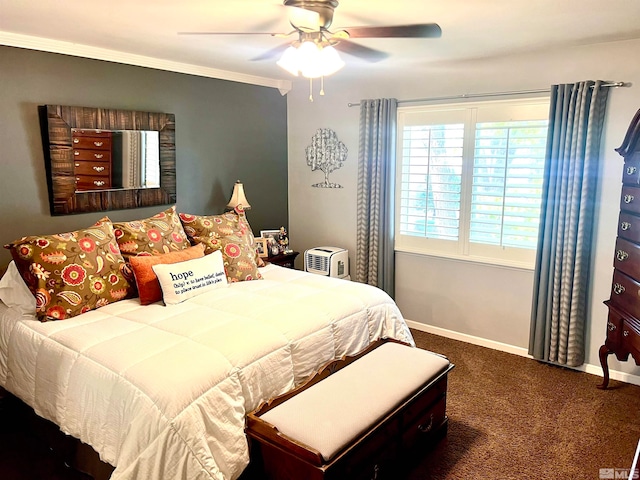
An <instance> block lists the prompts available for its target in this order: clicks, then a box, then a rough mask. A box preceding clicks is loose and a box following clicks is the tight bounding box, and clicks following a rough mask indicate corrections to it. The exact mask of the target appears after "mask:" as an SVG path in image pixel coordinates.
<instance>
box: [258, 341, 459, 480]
mask: <svg viewBox="0 0 640 480" xmlns="http://www.w3.org/2000/svg"><path fill="white" fill-rule="evenodd" d="M387 344H389V345H391V344H394V345H395V347H394V348H395V349H396V350H393V349H391V348H389V347H385V345H387ZM397 347H401V348H402V349H410V350H412V351H413V352H411V353H412V354H413V353H416V354H418V355H417V356H413V355H410V356H409V357H407V359H409V358H411V360H410V361H405V360H398V359H397V358H393V359H391V357H390V356H395V357H397ZM385 348H386V350H385ZM377 349H379V350H377ZM374 350H377V351H375V352H374ZM402 353H408V352H402ZM373 355H376V356H377V359H376V360H375V362H380V361H381V359H382V361H384V358H385V356H389V358H390V360H391V361H392V362H395V363H394V365H396V366H397V365H403V362H404V367H405V368H406V369H407V370H406V372H404V373H406V374H408V375H411V374H412V372H413V374H415V371H416V370H421V373H420V374H419V375H421V378H420V380H419V381H418V383H419V384H418V385H417V387H416V388H413V387H409V388H410V390H411V391H408V392H407V391H403V392H400V391H398V392H391V393H390V392H388V391H387V392H386V393H385V394H384V395H380V396H378V395H372V396H371V397H370V398H368V400H367V402H360V403H364V404H360V405H359V407H360V408H361V409H363V410H366V409H373V410H375V409H377V410H380V411H383V412H384V413H383V414H382V415H381V416H380V417H379V418H377V419H375V420H374V421H373V422H371V423H367V422H366V421H365V420H363V421H362V422H363V423H362V425H360V426H359V427H358V428H355V429H354V430H353V431H352V432H351V434H346V435H345V434H341V433H340V430H341V426H342V425H341V423H345V422H343V420H344V419H343V420H340V417H341V415H342V416H344V412H343V410H344V411H346V412H348V411H349V408H353V407H354V406H353V405H349V402H350V401H351V397H353V396H355V397H357V393H356V392H351V391H349V388H346V389H342V390H341V391H335V392H333V395H327V397H326V398H327V400H328V401H329V400H330V401H329V403H330V404H331V408H327V409H317V410H311V411H310V412H311V417H313V419H312V420H311V421H310V422H308V425H307V427H309V428H308V429H307V431H306V432H303V433H302V434H299V435H298V437H299V436H304V435H311V437H313V436H314V435H317V436H318V437H319V438H317V439H313V438H312V439H311V440H309V439H308V438H307V439H306V443H305V441H301V440H300V439H299V438H296V436H295V435H292V434H291V433H290V430H291V428H292V425H293V430H296V429H297V428H298V425H297V423H298V422H297V421H296V420H295V418H294V419H293V420H291V421H287V420H286V416H287V415H289V413H291V414H292V416H293V417H299V415H301V409H300V408H299V404H300V402H299V403H298V404H296V406H291V407H290V410H291V409H294V411H293V412H291V411H290V412H287V411H286V408H287V407H286V406H287V402H289V404H292V405H293V403H294V402H295V401H296V399H295V397H297V396H299V395H300V396H301V397H300V398H302V396H304V395H308V394H310V393H311V392H310V389H313V388H316V389H320V385H319V384H320V383H321V382H327V380H331V376H332V375H334V374H335V373H336V372H339V371H342V372H341V373H340V374H341V375H342V376H343V378H342V380H340V382H341V383H335V382H334V383H335V385H343V386H344V385H351V384H353V385H354V388H357V385H358V384H359V383H361V382H362V381H363V377H364V381H366V382H371V383H373V384H377V385H376V387H375V388H378V389H380V391H383V390H384V389H385V387H386V386H385V374H380V371H376V370H375V369H374V370H371V371H369V373H368V374H365V375H364V376H363V374H362V371H363V370H362V368H368V365H367V364H366V363H365V362H367V361H369V358H373ZM429 356H431V357H433V358H429ZM436 358H437V361H434V363H433V364H432V366H431V367H426V369H425V368H422V369H421V368H420V366H419V365H418V364H419V363H420V362H421V361H430V360H435V359H436ZM354 362H356V363H354ZM357 362H362V363H357ZM371 362H374V360H371ZM398 362H399V363H398ZM352 364H353V365H352ZM378 364H379V363H378ZM373 365H375V363H373ZM356 366H357V367H358V368H359V370H357V369H356ZM394 368H395V367H394ZM452 368H453V364H451V363H450V362H449V361H448V360H447V359H446V358H445V357H442V356H440V355H436V354H434V353H431V352H426V351H424V350H420V349H414V348H411V347H409V346H406V345H404V344H399V342H396V341H392V340H381V341H378V342H376V343H374V344H372V345H371V346H370V347H368V348H367V349H365V350H364V351H363V352H361V353H360V354H358V355H356V356H354V357H346V358H343V359H340V360H336V361H333V362H330V363H329V364H328V365H326V366H325V367H324V368H323V369H321V370H320V372H318V374H316V375H315V376H314V377H312V378H311V379H310V380H309V381H308V382H306V383H305V384H303V385H301V386H300V387H298V388H296V389H294V390H293V391H291V392H289V393H287V394H284V395H281V396H279V397H276V398H275V399H273V400H271V401H269V402H267V403H265V404H263V405H261V406H260V407H259V408H258V409H257V410H256V411H255V412H252V413H250V414H249V415H248V417H247V435H248V437H249V439H250V441H251V462H252V464H253V465H254V468H257V469H258V470H263V472H262V473H263V474H264V476H265V477H266V478H269V479H270V480H276V479H277V480H301V479H305V480H315V479H317V480H320V479H322V480H329V479H331V480H336V479H345V480H347V479H349V480H358V479H363V480H365V479H366V480H369V479H374V478H375V479H378V478H384V477H387V476H389V477H393V473H394V472H395V471H396V466H395V463H396V460H398V459H399V458H400V457H402V456H403V455H404V454H406V453H407V452H414V451H416V449H418V448H423V449H424V448H428V447H430V446H432V445H433V444H435V443H436V442H437V441H438V440H440V439H441V438H442V437H444V436H445V435H446V432H447V425H448V418H447V415H446V394H447V375H448V373H449V371H450V370H451V369H452ZM343 369H344V370H343ZM395 370H397V368H396V369H395ZM351 372H353V373H351ZM427 372H430V373H427ZM349 375H352V377H349ZM397 375H398V376H402V375H403V371H397ZM354 376H357V377H358V378H357V379H356V378H355V377H354ZM322 388H324V391H323V393H326V392H327V391H328V392H331V389H333V388H334V385H333V384H331V383H330V381H329V382H327V383H325V384H324V385H323V386H322ZM303 392H307V393H303ZM360 393H362V392H360ZM382 397H384V398H382ZM306 401H307V400H302V402H306ZM316 401H317V398H316ZM376 402H378V403H379V402H385V403H384V404H377V403H376ZM316 404H317V403H316ZM311 405H314V403H313V401H311ZM283 407H284V408H285V410H284V411H283V412H281V413H280V415H279V416H278V415H275V416H270V414H269V412H270V411H272V412H274V411H275V410H274V409H276V408H280V409H282V408H283ZM357 407H358V406H357V405H356V408H357ZM303 411H304V410H303ZM283 415H285V419H284V421H283V420H282V416H283ZM305 415H306V414H305ZM274 417H275V418H276V420H277V421H274V420H273V418H274ZM272 422H273V423H272ZM331 422H334V424H333V426H330V427H327V424H329V425H331ZM287 423H289V424H292V425H287ZM301 428H302V429H304V427H301ZM334 430H335V431H334ZM358 430H360V431H358ZM334 433H335V435H336V436H340V435H342V438H341V440H340V441H339V442H337V444H338V445H340V447H338V448H337V449H336V451H335V453H330V454H329V455H327V454H326V452H325V453H324V454H323V451H326V450H327V448H328V447H327V446H326V443H328V442H326V441H324V442H323V438H322V437H323V436H333V435H334ZM319 445H320V446H319Z"/></svg>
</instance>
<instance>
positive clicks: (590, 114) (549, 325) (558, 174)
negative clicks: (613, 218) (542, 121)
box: [529, 81, 608, 367]
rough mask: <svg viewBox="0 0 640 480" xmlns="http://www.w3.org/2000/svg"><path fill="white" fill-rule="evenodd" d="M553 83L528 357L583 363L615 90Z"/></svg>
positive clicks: (595, 84)
mask: <svg viewBox="0 0 640 480" xmlns="http://www.w3.org/2000/svg"><path fill="white" fill-rule="evenodd" d="M602 83H603V82H601V81H597V82H593V81H587V82H579V83H575V84H564V85H553V86H552V88H551V106H550V110H549V136H548V139H547V152H546V159H545V172H544V182H543V193H542V210H541V219H540V231H539V237H538V252H537V258H536V269H535V277H534V287H533V288H534V290H533V307H532V311H531V332H530V337H529V354H530V355H532V356H533V357H534V358H537V359H539V360H544V361H548V362H553V363H557V364H561V365H567V366H572V367H575V366H578V365H582V363H584V356H585V352H584V332H585V326H586V325H585V323H586V305H587V292H588V288H589V267H590V262H591V246H592V230H593V217H594V213H595V197H596V189H597V175H598V171H599V169H600V167H599V162H600V161H601V159H600V137H601V134H602V129H603V124H604V115H605V108H606V104H607V95H608V89H607V88H606V87H601V84H602Z"/></svg>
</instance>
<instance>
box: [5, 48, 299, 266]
mask: <svg viewBox="0 0 640 480" xmlns="http://www.w3.org/2000/svg"><path fill="white" fill-rule="evenodd" d="M45 104H53V105H73V106H87V107H103V108H114V109H121V110H142V111H150V112H165V113H173V114H175V116H176V168H177V190H178V192H177V193H178V196H177V198H178V201H177V208H178V211H181V212H187V213H194V214H200V215H205V214H206V215H213V214H218V213H222V212H223V211H224V206H225V205H226V203H227V201H228V200H229V197H230V196H231V190H232V188H233V184H234V182H235V181H236V180H237V179H240V180H241V181H242V182H243V183H244V187H245V193H246V195H247V199H248V200H249V202H250V203H251V207H252V208H251V210H249V212H248V215H247V216H248V219H249V222H250V223H251V226H252V228H253V230H254V232H255V233H257V234H258V235H259V231H260V230H261V229H273V228H279V227H280V226H281V225H285V226H286V225H287V219H288V211H287V206H288V198H287V100H286V97H283V96H281V95H280V93H279V92H278V90H277V89H274V88H268V87H260V86H255V85H248V84H243V83H237V82H230V81H226V80H217V79H211V78H205V77H198V76H194V75H186V74H181V73H174V72H166V71H162V70H154V69H150V68H143V67H134V66H130V65H122V64H118V63H111V62H104V61H100V60H90V59H85V58H78V57H72V56H66V55H59V54H53V53H46V52H38V51H33V50H26V49H20V48H13V47H2V46H0V245H4V244H6V243H7V242H10V241H12V240H14V239H16V238H18V237H22V236H25V235H38V234H51V233H59V232H65V231H69V230H75V229H77V228H82V227H86V226H89V225H91V224H92V223H93V222H95V221H96V220H98V219H100V218H101V217H102V216H103V214H102V213H91V214H81V215H70V216H61V217H58V216H56V217H52V216H51V215H50V214H49V199H48V193H47V181H46V176H45V166H44V165H45V164H44V156H43V149H42V140H41V136H40V125H39V120H38V105H45ZM165 208H167V207H165V206H158V207H148V208H141V209H132V210H117V211H109V212H105V213H104V214H105V215H108V216H109V217H110V218H111V219H112V220H114V221H126V220H136V219H139V218H146V217H149V216H151V215H153V214H154V213H157V212H159V211H161V210H164V209H165ZM10 259H11V257H10V255H9V252H8V251H7V250H6V249H4V248H0V266H3V265H6V264H7V263H8V262H9V261H10Z"/></svg>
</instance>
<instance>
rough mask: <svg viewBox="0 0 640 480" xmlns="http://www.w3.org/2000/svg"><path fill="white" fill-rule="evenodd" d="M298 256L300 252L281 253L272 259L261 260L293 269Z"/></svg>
mask: <svg viewBox="0 0 640 480" xmlns="http://www.w3.org/2000/svg"><path fill="white" fill-rule="evenodd" d="M298 255H300V252H291V253H281V254H279V255H274V256H273V257H269V258H263V260H264V261H265V262H270V263H274V264H276V265H280V266H281V267H286V268H294V267H293V264H294V262H295V260H296V257H297V256H298Z"/></svg>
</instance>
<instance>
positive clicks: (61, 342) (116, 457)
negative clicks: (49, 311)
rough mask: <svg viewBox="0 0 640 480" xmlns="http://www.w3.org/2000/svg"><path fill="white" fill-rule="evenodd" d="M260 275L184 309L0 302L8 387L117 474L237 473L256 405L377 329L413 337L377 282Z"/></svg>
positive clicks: (0, 346) (0, 352)
mask: <svg viewBox="0 0 640 480" xmlns="http://www.w3.org/2000/svg"><path fill="white" fill-rule="evenodd" d="M261 272H262V273H263V275H264V277H265V279H264V280H261V281H251V282H241V283H237V284H232V285H230V286H229V287H228V288H222V289H217V290H215V291H213V292H210V293H207V294H203V295H201V296H198V297H195V298H192V299H190V300H188V301H186V302H184V303H182V304H179V305H174V306H169V307H165V306H163V305H162V304H153V305H149V306H146V307H143V306H141V305H140V304H139V302H138V300H137V299H130V300H124V301H120V302H117V303H114V304H111V305H108V306H106V307H102V308H100V309H98V310H94V311H91V312H87V313H85V314H83V315H80V316H78V317H75V318H72V319H69V320H64V321H58V322H46V323H41V322H39V321H37V320H35V319H33V318H29V317H25V316H22V314H21V313H20V312H19V311H16V310H15V309H10V308H8V307H6V306H5V305H3V304H2V303H1V302H0V385H2V386H4V387H5V388H6V389H7V390H8V391H10V392H12V393H13V394H15V395H16V396H18V397H19V398H21V399H22V400H23V401H24V402H25V403H27V404H28V405H30V406H31V407H33V408H34V410H35V411H36V413H37V414H38V415H40V416H42V417H44V418H46V419H48V420H51V421H53V422H54V423H56V424H58V425H59V426H60V428H61V430H62V431H63V432H65V433H67V434H69V435H72V436H74V437H76V438H79V439H80V440H82V441H83V442H85V443H87V444H89V445H91V446H92V447H93V448H94V449H95V450H96V451H97V452H98V453H99V454H100V458H101V459H102V460H103V461H105V462H107V463H109V464H111V465H113V466H115V467H116V468H115V470H114V472H113V475H112V479H113V480H120V479H131V480H133V479H141V478H149V479H151V478H162V479H164V480H171V479H189V480H195V479H235V478H237V477H238V476H239V475H240V473H241V472H242V470H243V469H244V468H245V467H246V465H247V464H248V460H249V455H248V448H247V441H246V438H245V435H244V417H245V413H246V412H249V411H250V410H252V409H254V408H256V407H257V406H258V404H259V403H260V402H261V401H263V400H265V399H268V398H271V397H273V396H275V395H278V394H280V393H283V392H285V391H287V390H289V389H291V388H292V387H293V386H294V385H296V384H298V383H300V382H301V381H303V380H304V379H305V378H306V377H308V375H310V374H311V373H313V371H314V370H315V369H317V368H318V367H319V366H320V365H322V364H323V363H325V362H327V361H329V360H332V359H334V358H338V357H340V356H342V355H347V354H353V353H356V352H358V351H360V350H361V349H362V348H364V347H365V346H366V345H368V344H369V343H370V342H371V341H373V340H375V339H377V338H379V337H382V336H387V337H391V338H396V339H399V340H403V341H406V342H409V343H411V344H413V339H412V337H411V333H410V331H409V329H408V327H407V325H406V323H405V322H404V320H403V318H402V315H401V313H400V311H399V310H398V308H397V306H396V305H395V303H394V302H393V300H391V298H390V297H389V296H388V295H387V294H386V293H384V292H382V291H381V290H379V289H377V288H374V287H370V286H367V285H363V284H360V283H355V282H349V281H345V280H338V279H334V278H328V277H322V276H318V275H311V274H308V273H305V272H301V271H296V270H290V269H285V268H282V267H277V266H274V265H268V266H267V267H265V268H262V269H261Z"/></svg>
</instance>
